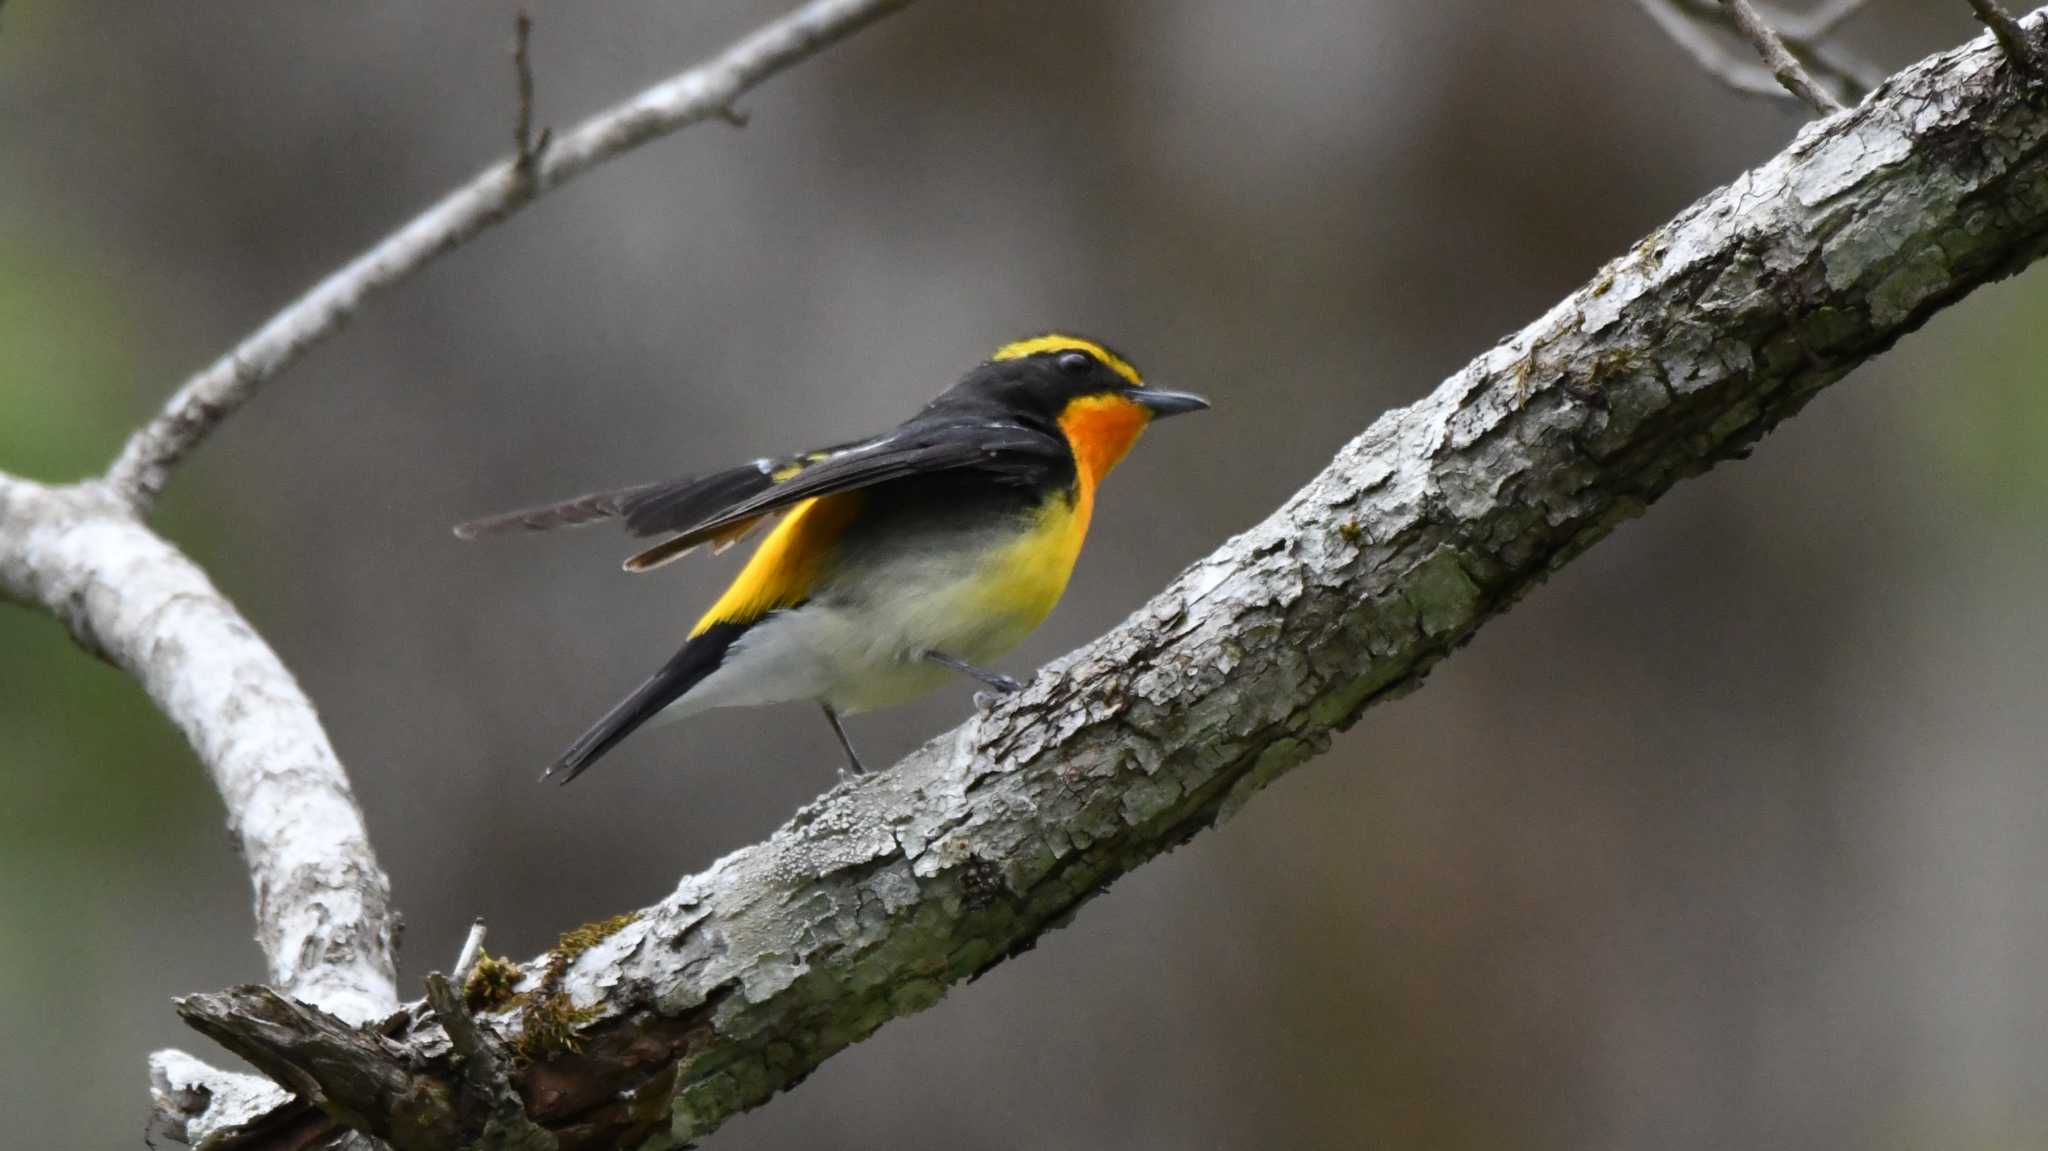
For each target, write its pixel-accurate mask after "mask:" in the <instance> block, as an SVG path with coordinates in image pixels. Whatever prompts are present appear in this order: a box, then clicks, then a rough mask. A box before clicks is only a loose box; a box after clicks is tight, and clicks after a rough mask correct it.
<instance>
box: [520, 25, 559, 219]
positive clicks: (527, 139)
mask: <svg viewBox="0 0 2048 1151" xmlns="http://www.w3.org/2000/svg"><path fill="white" fill-rule="evenodd" d="M532 39H533V17H531V16H529V15H527V14H526V10H525V9H524V8H522V9H520V10H519V15H518V16H517V17H515V18H514V19H513V21H512V77H513V82H514V84H515V85H516V90H517V91H518V93H519V107H518V110H517V112H516V113H515V115H514V116H513V121H512V156H513V166H514V167H516V168H517V169H518V171H519V175H520V177H521V178H523V179H525V180H528V181H531V180H532V179H533V171H534V165H535V164H537V163H539V162H540V154H541V153H542V152H543V151H546V150H547V146H548V139H549V137H550V136H551V135H552V133H551V132H549V131H548V129H546V128H543V129H541V133H540V139H539V140H535V139H534V136H533V61H532V59H531V57H530V56H529V55H528V47H529V42H530V41H531V40H532Z"/></svg>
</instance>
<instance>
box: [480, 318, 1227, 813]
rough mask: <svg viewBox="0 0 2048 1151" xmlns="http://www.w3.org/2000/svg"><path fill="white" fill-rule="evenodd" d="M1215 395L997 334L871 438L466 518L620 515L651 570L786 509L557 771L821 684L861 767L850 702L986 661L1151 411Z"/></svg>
mask: <svg viewBox="0 0 2048 1151" xmlns="http://www.w3.org/2000/svg"><path fill="white" fill-rule="evenodd" d="M1208 406H1209V404H1208V401H1206V400H1204V399H1202V398H1201V397H1200V396H1195V395H1189V394H1188V393H1185V392H1163V391H1159V390H1156V389H1153V388H1149V387H1146V386H1145V382H1144V381H1143V380H1142V379H1140V378H1139V376H1138V371H1137V369H1136V368H1133V367H1132V366H1131V364H1130V361H1128V360H1126V359H1124V358H1123V357H1122V356H1119V355H1117V354H1116V353H1115V352H1113V351H1111V350H1110V349H1109V348H1108V347H1106V346H1104V345H1103V344H1100V343H1097V342H1095V341H1093V340H1087V339H1082V338H1081V337H1079V336H1070V335H1061V334H1052V335H1044V336H1035V337H1033V338H1031V339H1027V340H1019V341H1017V342H1016V343H1012V344H1005V345H1004V346H1003V347H1001V348H998V349H996V353H995V355H994V356H992V357H990V358H989V360H988V361H987V362H986V363H983V364H981V365H979V366H977V367H975V368H974V369H972V370H970V371H969V372H968V373H967V374H966V375H965V376H964V377H962V378H961V380H960V382H959V383H957V384H955V385H953V386H952V387H951V388H949V389H947V390H946V392H945V393H944V394H942V395H940V396H939V398H937V399H935V400H933V401H932V402H931V403H929V404H926V405H925V407H924V410H922V411H920V412H918V413H917V414H916V415H914V416H912V417H910V418H909V419H908V420H905V421H904V422H903V423H901V424H899V425H897V426H896V427H895V428H894V429H892V430H890V431H887V432H884V433H883V434H881V435H879V436H875V437H873V438H871V439H865V440H857V441H854V442H853V443H847V444H841V445H839V446H837V447H830V448H821V449H819V450H817V451H809V452H803V453H801V454H798V455H793V456H785V457H782V458H779V459H766V458H764V459H758V460H755V461H753V462H752V463H747V464H742V465H740V466H739V467H735V468H728V469H726V470H725V471H719V472H711V473H708V474H705V475H698V476H691V477H688V478H685V479H679V480H667V481H663V482H660V483H652V484H643V485H640V486H638V487H630V488H621V489H618V490H616V491H606V492H595V493H592V494H590V495H585V496H578V497H576V498H575V499H570V500H564V501H562V502H560V503H553V504H548V505H546V506H543V507H537V508H528V509H526V510H523V511H516V512H509V513H506V514H504V515H498V516H492V517H490V518H488V519H481V520H475V521H473V522H470V523H466V524H462V525H461V526H459V527H457V528H456V529H455V534H456V535H458V536H460V537H462V538H464V539H470V538H473V537H475V536H479V535H484V534H486V533H491V532H501V531H522V530H523V531H546V530H548V529H551V528H558V527H568V526H572V525H577V524H587V523H593V522H596V521H599V520H607V519H619V520H623V521H624V522H625V527H626V530H627V531H629V532H631V533H633V534H634V535H640V536H653V535H663V536H666V537H668V538H666V539H664V540H662V541H661V542H660V543H657V544H655V545H654V546H652V547H650V548H647V549H646V550H644V551H642V552H639V553H638V554H636V555H634V556H632V557H631V558H629V559H628V560H626V564H625V567H626V570H627V571H630V572H644V571H651V570H653V569H655V568H657V567H660V566H662V565H663V564H666V563H669V562H671V561H674V560H677V559H680V558H681V557H683V556H684V555H687V554H689V553H690V552H691V551H694V550H696V549H697V548H698V547H702V546H707V545H708V546H709V548H710V549H711V551H712V552H713V553H714V554H715V553H717V552H722V551H724V550H725V549H727V548H729V547H731V546H732V545H733V544H735V543H737V542H739V541H740V540H741V539H742V538H744V537H745V536H747V535H748V534H749V533H751V532H752V531H753V530H754V529H755V528H757V527H760V526H762V525H763V524H764V523H765V522H767V521H769V520H772V519H774V518H775V517H776V516H778V515H779V516H780V517H781V522H780V523H777V524H776V525H775V528H774V530H773V531H771V532H769V533H768V535H767V537H766V538H764V539H763V540H762V541H761V544H760V546H759V547H757V548H756V549H755V550H754V555H753V558H752V559H750V560H748V561H747V565H746V567H745V568H743V569H742V570H741V571H740V573H739V575H738V576H737V577H736V578H735V579H734V580H733V581H732V584H731V586H730V587H728V588H727V589H726V590H725V594H724V595H722V596H720V597H719V599H718V602H716V603H714V604H712V605H711V609H710V610H709V611H706V612H705V613H704V615H703V617H702V618H701V619H699V620H698V621H697V624H696V626H695V627H694V628H692V629H691V630H690V635H689V638H688V639H687V640H686V641H685V642H684V643H683V647H682V650H680V651H678V652H676V654H675V656H674V658H672V659H670V660H669V661H668V662H667V663H666V664H664V665H662V668H661V670H660V671H657V672H655V673H654V675H653V677H652V678H650V679H648V680H647V682H645V683H643V684H641V685H640V686H639V687H638V688H636V689H634V691H633V693H632V694H631V695H628V696H627V697H626V698H625V699H624V700H622V701H620V702H619V704H618V706H616V707H614V708H612V709H611V711H609V712H607V713H606V714H605V716H604V718H602V719H600V720H598V721H597V723H596V725H595V726H593V727H592V728H591V729H590V730H589V731H587V732H584V733H583V735H582V736H581V737H580V738H578V739H577V740H576V742H575V743H573V744H571V745H569V749H568V750H567V751H564V752H563V753H562V756H561V758H560V759H558V760H556V761H555V763H554V766H552V767H550V768H548V770H547V773H546V775H544V776H543V777H542V778H547V777H550V776H555V775H560V776H561V777H562V782H564V783H567V782H568V781H569V780H571V779H574V778H576V776H578V775H580V774H582V772H583V771H584V769H586V768H588V767H589V766H590V765H591V764H592V763H594V762H596V760H597V758H598V757H599V756H601V755H603V754H604V753H605V752H607V751H609V750H611V748H612V747H614V746H615V745H617V744H618V742H619V741H620V740H622V739H624V738H626V736H628V735H630V734H631V733H632V732H633V731H634V730H635V729H637V728H638V727H640V725H642V724H644V723H646V722H648V721H649V720H651V719H653V718H654V717H655V716H656V715H657V714H664V716H665V718H674V719H680V718H682V717H683V716H686V715H693V714H695V713H697V712H700V711H708V710H710V709H711V708H716V707H741V706H752V705H758V704H768V703H782V702H787V701H792V700H816V701H817V702H818V703H819V704H821V705H822V706H823V708H824V711H825V718H826V719H827V720H829V721H831V724H832V731H833V734H834V735H836V736H837V737H838V739H839V745H840V747H841V749H842V750H844V751H845V753H846V758H847V761H848V764H849V765H850V766H851V767H852V769H853V771H855V772H860V771H862V770H864V769H863V768H862V766H861V762H860V757H859V756H858V755H857V754H855V752H854V750H853V744H852V742H851V741H849V740H848V739H847V737H846V728H845V726H844V725H843V724H842V723H841V722H840V717H841V716H842V715H847V714H851V713H853V712H860V711H868V710H871V709H874V708H880V707H888V706H892V705H894V704H900V703H906V702H908V701H910V700H912V699H914V698H916V697H917V696H920V695H923V694H925V693H926V692H928V691H931V690H932V689H934V688H936V687H938V686H940V685H941V684H942V683H943V682H944V681H945V679H946V677H947V676H949V675H952V674H964V675H968V676H972V677H973V678H974V679H977V680H979V681H981V682H982V683H984V684H986V685H988V686H989V687H991V688H994V689H996V690H998V691H1014V690H1016V689H1017V687H1018V686H1019V685H1018V683H1017V682H1016V681H1015V680H1013V679H1011V678H1009V677H1008V676H1004V675H999V674H997V673H996V672H993V671H990V670H988V669H987V668H986V666H985V665H986V664H987V662H988V661H990V660H993V659H996V658H997V657H999V656H1001V655H1003V654H1004V653H1006V652H1008V651H1009V650H1010V649H1011V648H1013V647H1015V646H1016V645H1017V644H1018V643H1019V642H1021V641H1022V640H1023V639H1024V637H1025V636H1026V635H1027V634H1029V633H1030V632H1031V630H1032V629H1033V628H1035V627H1037V626H1038V624H1039V623H1040V622H1041V621H1042V620H1044V619H1045V617H1046V615H1047V614H1048V613H1050V612H1051V611H1052V609H1053V605H1054V604H1056V603H1057V602H1059V598H1060V593H1061V592H1063V591H1065V590H1066V586H1067V577H1068V575H1069V574H1071V573H1072V571H1073V568H1074V560H1075V559H1076V557H1078V556H1079V555H1080V552H1081V541H1082V539H1083V537H1085V536H1086V535H1087V533H1088V520H1089V517H1090V515H1091V514H1092V513H1093V511H1094V508H1095V490H1096V485H1097V484H1099V483H1100V482H1101V481H1102V478H1103V477H1104V476H1105V475H1108V474H1109V470H1110V469H1111V468H1113V467H1115V466H1116V464H1117V461H1118V460H1120V459H1122V458H1123V456H1124V453H1125V452H1127V451H1129V450H1130V447H1131V445H1132V443H1134V442H1135V441H1136V440H1137V438H1138V434H1139V433H1140V432H1142V431H1144V429H1145V426H1146V425H1147V424H1149V423H1151V422H1152V421H1153V420H1155V419H1157V418H1159V417H1161V416H1170V415H1176V414H1179V413H1181V412H1192V411H1199V410H1200V409H1203V408H1206V407H1208Z"/></svg>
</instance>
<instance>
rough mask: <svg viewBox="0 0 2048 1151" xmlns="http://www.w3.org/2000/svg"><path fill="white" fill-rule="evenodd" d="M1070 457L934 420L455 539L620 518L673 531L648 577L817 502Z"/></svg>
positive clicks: (466, 527)
mask: <svg viewBox="0 0 2048 1151" xmlns="http://www.w3.org/2000/svg"><path fill="white" fill-rule="evenodd" d="M1071 459H1072V457H1071V456H1070V454H1069V453H1068V451H1067V446H1066V442H1065V440H1064V439H1062V438H1060V437H1059V436H1058V435H1057V433H1053V432H1048V431H1045V430H1041V429H1038V428H1034V427H1030V426H1027V425H1025V424H1022V423H1019V422H1016V421H1014V420H1011V419H1008V418H1004V417H1002V416H994V415H987V416H978V417H977V416H967V415H965V414H958V415H949V416H940V415H936V414H934V415H926V416H923V417H920V418H918V419H915V420H912V421H911V422H909V423H907V424H904V425H903V426H902V427H899V428H897V429H896V430H895V431H893V432H890V433H888V434H887V435H882V436H877V437H875V438H873V439H868V440H860V441H856V442H854V443H850V444H841V445H839V446H837V447H831V448H821V449H819V450H817V451H812V452H805V453H803V454H801V455H796V456H789V457H786V458H784V459H779V460H771V459H761V460H756V461H754V462H753V463H750V464H743V465H741V466H739V467H736V468H728V469H726V470H725V471H721V472H712V473H710V474H708V475H703V476H692V477H689V478H686V479H680V480H669V481H665V482H661V483H653V484H641V485H638V486H635V487H630V488H620V489H617V490H615V491H606V492H593V493H591V494H589V495H582V496H577V497H575V498H574V499H568V500H563V501H560V502H558V503H552V504H545V505H542V506H540V507H535V508H526V509H523V510H520V511H515V512H507V513H505V514H503V515H497V516H491V517H489V518H487V519H481V520H473V521H471V522H469V523H466V524H462V525H460V526H458V527H457V528H456V529H455V534H456V535H458V536H460V537H462V538H464V539H473V538H475V537H477V536H480V535H485V534H489V533H493V532H502V531H515V530H525V531H547V530H549V529H552V528H558V527H572V526H577V525H581V524H587V523H595V522H597V521H599V520H606V519H622V520H624V521H625V526H626V530H627V531H629V532H631V533H633V534H634V535H640V536H646V535H657V534H661V533H670V532H672V533H675V535H674V537H673V538H671V539H667V540H664V541H662V542H661V543H659V544H656V545H655V546H654V547H652V548H649V549H647V550H646V551H643V552H641V553H639V554H638V555H635V556H633V557H632V558H631V559H629V560H627V561H626V568H627V570H629V571H646V570H648V569H650V568H654V567H658V566H660V565H661V564H664V563H667V562H669V561H671V560H674V559H678V558H681V557H682V556H683V555H685V554H687V553H688V552H690V551H691V550H692V549H694V548H697V547H699V546H701V545H703V544H705V543H710V544H712V545H713V547H714V548H716V549H718V550H723V549H724V548H726V547H729V546H731V545H732V544H733V543H735V542H737V541H738V540H739V539H740V538H741V537H743V536H745V535H746V534H747V532H749V531H750V530H752V529H753V528H754V527H755V526H757V525H758V524H759V523H760V522H761V521H762V520H763V519H765V518H766V517H769V516H772V515H774V514H776V513H778V512H781V511H784V510H786V509H787V508H789V507H790V506H791V505H792V504H796V503H800V502H802V501H804V500H807V499H813V498H815V497H818V496H826V495H832V494H834V493H837V492H846V491H853V490H856V489H858V488H865V487H871V486H873V485H875V484H879V483H886V482H888V481H890V480H896V479H902V478H904V477H906V476H913V475H920V474H926V473H931V472H940V471H955V470H961V469H971V470H976V471H981V472H985V473H988V474H990V475H992V476H994V477H996V478H998V479H1004V480H1009V481H1012V482H1016V483H1029V482H1033V481H1035V480H1039V479H1042V478H1044V477H1046V476H1047V475H1048V474H1054V473H1057V472H1059V471H1061V470H1064V469H1068V468H1071V466H1072V463H1071Z"/></svg>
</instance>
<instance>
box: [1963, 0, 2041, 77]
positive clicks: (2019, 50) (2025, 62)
mask: <svg viewBox="0 0 2048 1151" xmlns="http://www.w3.org/2000/svg"><path fill="white" fill-rule="evenodd" d="M1970 10H1971V11H1973V12H1975V13H1976V14H1977V19H1978V20H1979V21H1980V22H1981V23H1983V25H1984V26H1985V27H1987V28H1989V29H1991V35H1992V36H1994V37H1996V38H1997V40H1998V46H1999V47H2000V48H2003V49H2005V54H2006V56H2008V57H2009V58H2011V60H2012V62H2013V65H2014V66H2015V67H2017V68H2019V70H2020V71H2022V72H2026V73H2028V74H2030V75H2039V74H2040V73H2041V71H2042V58H2041V51H2040V49H2038V48H2036V47H2035V46H2034V42H2033V40H2031V39H2029V38H2028V36H2027V30H2026V29H2024V28H2022V27H2020V23H2019V21H2017V20H2015V19H2013V18H2012V15H2011V14H2010V13H2008V12H2007V11H2006V10H2005V9H2004V8H2002V7H2000V6H1999V4H1998V0H1970Z"/></svg>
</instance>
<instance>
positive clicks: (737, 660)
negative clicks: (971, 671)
mask: <svg viewBox="0 0 2048 1151" xmlns="http://www.w3.org/2000/svg"><path fill="white" fill-rule="evenodd" d="M1009 543H1010V541H1005V546H1002V547H997V548H991V549H987V550H983V551H980V552H978V553H977V552H975V551H971V550H969V551H964V552H963V551H955V552H952V553H951V554H950V555H943V556H933V555H931V554H929V553H926V554H922V555H920V554H914V553H913V554H909V555H906V556H905V557H903V558H902V559H899V560H895V561H892V562H889V563H887V564H883V565H879V566H877V567H872V568H869V569H867V570H865V571H863V572H861V573H860V577H859V581H858V582H859V586H860V587H861V588H862V589H863V594H862V595H861V596H860V597H858V598H854V597H851V596H847V595H843V594H835V593H834V591H833V589H831V588H825V589H821V594H819V595H818V596H817V597H816V598H814V599H812V600H811V601H810V602H809V603H806V604H804V605H802V606H800V607H796V608H791V609H789V610H786V611H779V612H775V613H773V614H771V615H769V616H768V617H767V618H765V619H763V620H761V621H760V622H759V623H757V624H755V625H754V626H753V627H751V628H749V629H748V630H747V632H746V634H745V635H742V636H741V637H740V638H739V639H738V640H737V641H736V642H735V643H734V644H733V646H732V649H731V650H730V651H728V652H727V653H726V656H725V660H724V662H723V663H721V664H720V665H719V668H718V670H717V671H715V672H712V673H711V674H710V675H708V676H706V677H705V678H704V681H703V682H702V683H700V684H698V685H697V686H696V687H695V688H693V689H691V690H690V692H688V693H687V694H686V695H684V696H683V697H682V698H681V699H679V700H677V701H676V702H675V703H673V704H671V705H670V706H669V708H668V710H667V711H666V712H665V713H664V714H663V716H662V718H663V719H665V720H669V719H679V718H681V717H683V716H686V715H693V714H695V713H697V712H700V711H708V710H710V709H712V708H719V707H750V706H756V705H760V704H769V703H784V702H788V701H791V700H822V701H824V702H826V703H829V704H831V705H832V707H833V708H834V709H836V710H838V711H840V712H842V713H849V714H850V713H853V712H860V711H871V710H873V709H876V708H882V707H892V706H895V705H897V704H901V703H908V702H909V701H911V700H913V699H916V698H917V697H918V696H921V695H924V694H926V693H927V692H930V691H933V690H935V689H937V688H939V687H942V686H945V685H946V684H947V683H949V682H950V683H958V684H960V685H961V686H963V687H967V686H971V685H970V684H969V683H968V682H967V681H965V680H964V679H963V678H962V677H961V675H960V673H959V672H956V671H952V670H949V669H947V668H944V667H941V666H939V665H937V664H934V663H932V662H930V661H928V660H926V659H924V658H923V656H924V653H925V652H927V651H937V652H942V653H944V654H946V655H949V656H952V657H953V658H955V659H960V660H965V661H966V662H968V663H972V664H977V665H986V664H987V663H988V662H989V661H992V660H995V659H998V658H1000V657H1002V656H1003V655H1005V654H1007V653H1008V652H1009V651H1010V650H1011V649H1013V648H1015V647H1016V646H1017V644H1018V643H1019V642H1021V641H1022V640H1023V639H1024V637H1025V636H1026V635H1028V634H1030V632H1031V630H1032V629H1033V628H1035V627H1037V626H1038V624H1039V623H1040V621H1042V620H1043V619H1044V618H1045V615H1046V613H1047V612H1049V611H1050V610H1051V608H1052V604H1053V603H1054V602H1056V601H1057V599H1058V597H1059V592H1060V590H1061V589H1062V588H1063V587H1064V586H1065V583H1066V579H1065V576H1066V571H1067V570H1069V569H1070V568H1071V561H1069V562H1068V563H1066V564H1063V565H1061V567H1060V570H1059V571H1058V572H1057V573H1026V576H1031V577H1036V578H1035V582H1041V583H1042V582H1047V581H1050V582H1051V583H1052V584H1053V585H1054V586H1052V587H1050V589H1049V594H1048V595H1045V596H1038V597H1033V596H1023V597H1019V596H1016V595H1006V594H1000V593H1001V591H1002V590H1003V589H1004V588H1005V586H1006V585H1007V584H1014V583H1015V582H1017V581H1018V579H1019V578H1020V576H1019V574H1018V573H1017V572H1016V571H1015V570H1014V569H1015V568H1016V566H1017V553H1018V549H1016V548H1014V547H1012V546H1009ZM992 569H993V570H992ZM1054 576H1056V577H1057V578H1056V579H1055V578H1052V577H1054ZM992 589H993V590H994V592H995V593H996V594H992Z"/></svg>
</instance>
